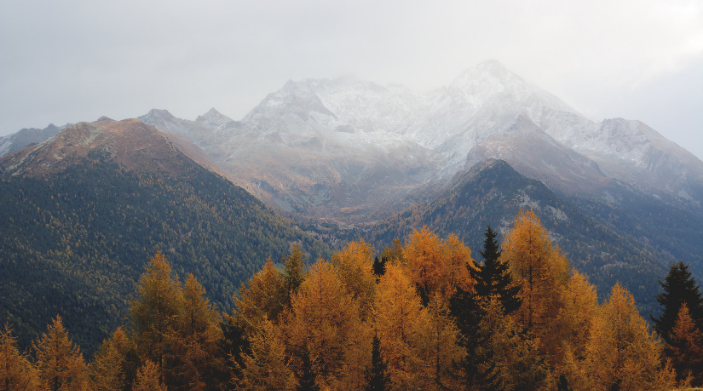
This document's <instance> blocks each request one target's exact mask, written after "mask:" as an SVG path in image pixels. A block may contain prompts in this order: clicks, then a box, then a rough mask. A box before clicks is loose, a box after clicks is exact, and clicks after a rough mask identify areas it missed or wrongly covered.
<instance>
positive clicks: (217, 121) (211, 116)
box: [195, 107, 232, 126]
mask: <svg viewBox="0 0 703 391" xmlns="http://www.w3.org/2000/svg"><path fill="white" fill-rule="evenodd" d="M195 121H196V122H204V123H207V124H211V125H215V126H219V125H222V124H225V123H227V122H232V119H231V118H229V117H227V116H226V115H224V114H222V113H220V112H219V111H217V110H215V108H214V107H213V108H211V109H210V110H209V111H208V112H207V113H205V114H203V115H199V116H198V118H196V119H195Z"/></svg>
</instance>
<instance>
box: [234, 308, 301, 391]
mask: <svg viewBox="0 0 703 391" xmlns="http://www.w3.org/2000/svg"><path fill="white" fill-rule="evenodd" d="M235 365H237V364H235ZM240 372H241V373H242V375H241V378H234V379H232V382H233V383H234V384H235V386H236V389H238V390H246V391H268V390H280V391H288V390H293V389H295V386H296V384H297V383H296V381H295V375H294V374H293V371H292V370H291V368H290V367H289V366H288V363H287V359H286V355H285V344H284V343H283V337H282V335H281V334H280V330H279V329H278V328H277V327H276V325H275V324H274V323H273V322H271V321H270V320H268V319H266V318H264V320H263V321H261V323H260V324H259V325H258V327H257V330H256V332H255V333H254V335H253V336H252V339H251V355H249V354H245V355H244V357H243V365H242V367H241V368H240Z"/></svg>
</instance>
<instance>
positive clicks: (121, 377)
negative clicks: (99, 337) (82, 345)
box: [89, 327, 130, 391]
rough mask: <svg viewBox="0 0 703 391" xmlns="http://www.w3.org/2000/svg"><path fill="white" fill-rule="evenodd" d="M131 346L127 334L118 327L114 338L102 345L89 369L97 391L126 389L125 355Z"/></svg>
mask: <svg viewBox="0 0 703 391" xmlns="http://www.w3.org/2000/svg"><path fill="white" fill-rule="evenodd" d="M129 344H130V342H129V339H128V337H127V334H126V333H125V332H124V331H123V330H122V328H121V327H118V328H117V330H116V331H115V332H114V333H113V335H112V337H111V338H110V339H106V340H104V341H103V343H102V344H101V345H100V347H99V348H98V351H97V352H96V353H95V355H94V356H93V362H91V363H90V367H89V368H90V378H91V379H92V381H93V386H94V388H95V390H96V391H119V390H122V389H123V388H124V386H125V384H126V378H125V369H126V368H125V360H126V357H125V353H126V350H127V346H128V345H129Z"/></svg>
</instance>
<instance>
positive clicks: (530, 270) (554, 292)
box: [501, 210, 570, 364]
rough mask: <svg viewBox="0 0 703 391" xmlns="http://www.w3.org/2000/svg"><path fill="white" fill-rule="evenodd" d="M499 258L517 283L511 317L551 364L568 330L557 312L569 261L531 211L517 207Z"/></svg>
mask: <svg viewBox="0 0 703 391" xmlns="http://www.w3.org/2000/svg"><path fill="white" fill-rule="evenodd" d="M501 261H503V262H507V263H508V265H509V266H510V270H511V272H512V273H513V276H514V279H515V282H516V283H517V284H520V286H521V289H520V294H519V296H520V298H521V299H522V305H521V306H520V308H519V309H518V310H517V311H515V313H514V316H515V318H516V319H517V320H518V322H519V324H520V325H521V326H522V327H523V328H524V329H526V330H527V331H528V332H529V333H531V334H533V335H534V336H535V337H536V338H537V339H538V346H540V349H541V350H542V351H543V353H544V354H545V355H546V356H547V357H548V358H549V359H550V362H551V363H552V364H554V363H555V362H557V361H558V360H557V358H556V357H557V356H558V353H557V352H558V351H559V350H560V349H561V348H562V346H561V345H562V341H563V340H564V338H565V334H566V333H567V332H568V330H567V327H566V325H564V324H563V322H562V321H563V320H564V319H563V317H560V314H561V313H562V312H563V311H564V307H565V304H564V300H565V298H564V295H565V291H566V289H567V286H568V283H569V279H570V273H569V268H570V266H569V261H568V260H567V259H566V257H565V256H564V255H563V254H562V253H561V251H560V250H559V247H554V246H552V242H551V240H550V239H549V233H548V232H547V230H546V229H545V228H544V227H543V226H542V224H541V222H540V220H539V218H538V217H537V215H536V214H535V213H534V211H533V210H529V211H526V210H520V212H519V213H518V215H517V217H516V218H515V222H514V224H513V228H512V229H511V230H510V232H508V234H507V235H506V236H505V238H504V240H503V245H502V253H501Z"/></svg>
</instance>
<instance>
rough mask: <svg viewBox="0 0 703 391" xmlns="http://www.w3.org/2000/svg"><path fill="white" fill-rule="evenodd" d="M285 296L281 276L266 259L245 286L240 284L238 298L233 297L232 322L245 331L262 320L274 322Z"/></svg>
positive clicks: (281, 308)
mask: <svg viewBox="0 0 703 391" xmlns="http://www.w3.org/2000/svg"><path fill="white" fill-rule="evenodd" d="M287 295H288V293H287V290H286V287H285V286H284V280H283V275H282V274H281V272H279V271H278V270H277V269H276V267H275V266H274V265H273V261H271V258H268V259H267V260H266V264H264V267H263V268H262V269H261V270H260V271H259V272H257V273H256V274H254V275H253V276H252V277H251V278H250V279H249V281H247V284H242V287H241V289H240V290H239V297H237V295H235V296H234V303H235V305H236V306H237V311H236V313H235V314H234V316H233V318H232V321H233V322H237V323H238V324H240V325H241V326H242V327H245V329H249V328H251V327H253V325H256V324H259V323H260V322H261V321H263V319H264V318H266V319H269V320H270V321H274V322H275V321H276V319H277V318H278V314H279V313H280V312H281V311H282V310H283V305H284V303H285V300H286V297H287Z"/></svg>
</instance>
